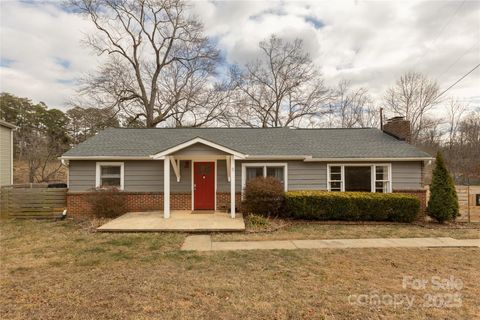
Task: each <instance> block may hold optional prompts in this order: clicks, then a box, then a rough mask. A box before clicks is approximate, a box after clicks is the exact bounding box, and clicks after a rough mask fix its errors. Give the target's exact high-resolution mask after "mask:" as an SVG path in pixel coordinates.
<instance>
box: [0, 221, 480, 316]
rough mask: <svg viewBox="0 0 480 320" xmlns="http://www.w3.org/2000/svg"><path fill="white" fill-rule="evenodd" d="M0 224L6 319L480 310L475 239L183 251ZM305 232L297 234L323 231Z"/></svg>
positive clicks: (1, 298)
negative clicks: (395, 300) (464, 244)
mask: <svg viewBox="0 0 480 320" xmlns="http://www.w3.org/2000/svg"><path fill="white" fill-rule="evenodd" d="M0 225H1V230H0V231H1V236H0V245H1V270H0V276H1V278H0V279H1V283H0V306H1V307H0V318H2V319H184V318H197V319H198V318H208V319H220V318H221V319H245V318H249V319H301V318H304V319H381V318H399V319H406V318H408V319H424V318H448V319H472V318H475V317H479V316H480V309H479V307H478V296H479V295H480V283H479V282H478V274H479V273H478V266H479V265H480V249H475V248H449V249H348V250H291V251H286V250H272V251H239V252H207V253H196V252H182V251H179V250H178V249H179V248H180V246H181V244H182V242H183V240H184V238H185V234H178V233H140V234H135V233H132V234H105V233H92V232H91V231H89V230H88V229H85V228H83V227H81V226H79V225H78V224H76V223H74V222H72V221H65V222H48V221H0ZM355 227H356V226H355ZM322 228H326V227H322ZM335 228H336V227H335ZM369 228H373V227H369ZM327 229H328V228H327ZM332 229H333V228H332ZM307 230H308V228H303V229H302V230H298V229H297V231H296V232H299V234H305V235H308V234H309V233H315V232H318V229H315V230H317V231H314V232H313V231H307ZM382 230H383V229H382ZM382 232H385V231H382ZM331 234H335V233H331ZM404 276H407V277H409V276H411V277H413V279H430V278H431V277H432V276H438V277H440V278H442V279H445V278H450V277H454V278H455V279H460V280H461V281H462V283H463V287H462V288H461V289H456V290H447V289H444V290H436V291H435V290H433V289H432V288H430V287H428V286H427V288H426V289H420V290H413V289H412V288H411V287H407V288H403V286H402V280H403V278H404ZM457 293H458V294H459V295H460V297H461V304H460V305H456V306H453V307H452V306H450V308H444V307H439V306H437V307H435V306H430V305H428V303H426V302H428V301H426V300H428V299H429V298H428V296H427V295H428V294H430V295H436V294H442V295H445V294H446V295H449V294H457ZM375 294H377V295H381V296H382V297H383V296H387V297H388V296H401V295H405V296H408V297H410V298H412V299H414V300H413V301H414V303H413V304H412V306H411V307H410V308H406V306H400V305H397V306H394V305H393V304H391V303H388V300H385V301H384V303H383V304H375V303H367V304H364V303H363V302H362V301H363V300H361V299H360V300H359V299H356V298H355V297H360V296H362V295H368V296H372V295H375ZM352 297H353V298H352ZM442 297H446V296H442Z"/></svg>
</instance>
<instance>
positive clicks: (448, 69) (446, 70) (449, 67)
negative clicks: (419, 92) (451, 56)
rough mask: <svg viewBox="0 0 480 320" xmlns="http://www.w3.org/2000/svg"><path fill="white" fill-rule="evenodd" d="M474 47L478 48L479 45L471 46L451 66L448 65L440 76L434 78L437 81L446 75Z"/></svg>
mask: <svg viewBox="0 0 480 320" xmlns="http://www.w3.org/2000/svg"><path fill="white" fill-rule="evenodd" d="M476 46H479V48H480V42H479V43H475V44H473V46H471V47H470V48H469V49H468V50H467V51H465V52H464V53H463V54H462V55H461V56H460V57H458V58H457V59H456V60H455V61H454V62H453V63H452V64H450V65H449V66H448V67H447V68H446V69H445V70H444V71H443V72H442V73H441V74H440V75H438V76H437V77H436V78H437V79H440V78H441V77H442V76H443V75H444V74H445V73H447V72H448V71H450V69H451V68H452V67H453V66H454V65H456V64H457V62H458V61H460V59H462V58H463V57H464V56H465V55H466V54H467V53H469V52H470V51H472V49H474V48H475V47H476Z"/></svg>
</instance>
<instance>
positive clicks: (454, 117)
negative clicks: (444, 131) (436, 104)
mask: <svg viewBox="0 0 480 320" xmlns="http://www.w3.org/2000/svg"><path fill="white" fill-rule="evenodd" d="M466 109H467V106H466V105H465V104H463V103H461V102H460V101H458V100H455V99H453V98H450V99H449V101H448V105H447V122H448V144H449V148H450V149H452V147H453V145H454V143H455V139H456V137H457V133H458V127H459V126H460V124H461V120H462V117H463V114H464V113H465V110H466Z"/></svg>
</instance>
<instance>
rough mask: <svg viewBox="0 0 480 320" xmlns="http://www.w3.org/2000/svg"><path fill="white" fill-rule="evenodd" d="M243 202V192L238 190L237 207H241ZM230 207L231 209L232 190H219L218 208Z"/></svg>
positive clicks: (236, 196)
mask: <svg viewBox="0 0 480 320" xmlns="http://www.w3.org/2000/svg"><path fill="white" fill-rule="evenodd" d="M241 202H242V194H241V193H240V192H238V193H236V194H235V207H236V208H237V209H240V204H241ZM229 209H230V192H217V210H229ZM237 211H238V210H237Z"/></svg>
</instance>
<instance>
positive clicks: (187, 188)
mask: <svg viewBox="0 0 480 320" xmlns="http://www.w3.org/2000/svg"><path fill="white" fill-rule="evenodd" d="M161 162H162V170H161V175H162V183H163V161H161ZM162 188H163V185H162ZM162 191H163V189H162ZM170 192H177V193H191V192H192V162H191V161H180V182H177V176H176V175H175V172H174V171H173V168H172V166H170Z"/></svg>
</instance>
